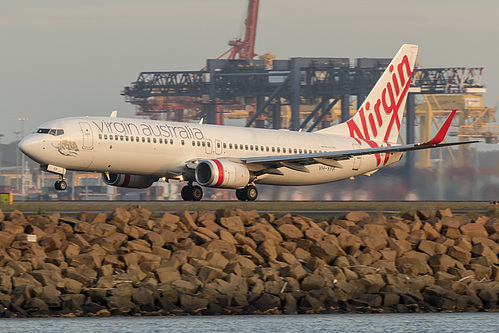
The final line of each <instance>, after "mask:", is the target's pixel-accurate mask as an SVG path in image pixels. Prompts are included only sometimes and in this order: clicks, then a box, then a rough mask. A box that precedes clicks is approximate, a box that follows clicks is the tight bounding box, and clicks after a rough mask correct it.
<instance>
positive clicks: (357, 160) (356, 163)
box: [352, 144, 362, 170]
mask: <svg viewBox="0 0 499 333" xmlns="http://www.w3.org/2000/svg"><path fill="white" fill-rule="evenodd" d="M352 147H353V149H360V146H359V145H357V144H352ZM360 162H362V156H354V157H353V165H352V170H359V168H360Z"/></svg>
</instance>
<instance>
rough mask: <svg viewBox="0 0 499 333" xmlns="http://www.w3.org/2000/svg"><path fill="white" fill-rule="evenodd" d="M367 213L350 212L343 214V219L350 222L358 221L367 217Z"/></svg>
mask: <svg viewBox="0 0 499 333" xmlns="http://www.w3.org/2000/svg"><path fill="white" fill-rule="evenodd" d="M368 217H369V214H368V213H366V212H350V213H347V214H346V215H345V217H344V218H345V219H346V220H348V221H352V222H360V221H362V220H363V219H365V218H368Z"/></svg>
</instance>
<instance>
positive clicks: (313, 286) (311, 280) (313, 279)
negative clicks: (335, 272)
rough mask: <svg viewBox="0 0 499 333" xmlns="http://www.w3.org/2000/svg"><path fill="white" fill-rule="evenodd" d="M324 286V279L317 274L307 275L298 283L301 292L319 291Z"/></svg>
mask: <svg viewBox="0 0 499 333" xmlns="http://www.w3.org/2000/svg"><path fill="white" fill-rule="evenodd" d="M324 285H325V281H324V278H323V277H322V276H320V275H317V274H310V275H307V276H306V277H305V278H304V279H303V280H302V281H301V283H300V286H301V290H303V291H310V290H317V289H321V288H322V287H324Z"/></svg>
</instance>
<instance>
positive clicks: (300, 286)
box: [0, 207, 499, 317]
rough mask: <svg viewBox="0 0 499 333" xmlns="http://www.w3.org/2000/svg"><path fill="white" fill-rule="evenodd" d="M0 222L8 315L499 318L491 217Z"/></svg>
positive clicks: (137, 212) (2, 310)
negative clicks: (436, 314) (451, 314)
mask: <svg viewBox="0 0 499 333" xmlns="http://www.w3.org/2000/svg"><path fill="white" fill-rule="evenodd" d="M0 221H1V222H0V226H1V228H0V229H1V231H0V316H2V317H15V316H18V317H29V316H109V315H175V314H203V315H208V314H256V313H276V314H280V313H283V314H292V313H324V312H420V311H432V312H433V311H490V310H496V309H497V308H498V293H499V282H498V281H499V269H498V266H497V265H498V264H499V261H498V257H497V254H498V253H499V244H498V240H499V234H498V232H499V220H498V219H496V218H489V217H486V216H480V217H476V218H470V217H467V216H452V213H451V212H450V211H449V210H443V211H438V212H436V214H435V213H433V214H428V213H425V212H421V211H417V212H410V213H405V214H403V215H401V216H391V217H388V216H384V215H382V214H376V215H368V214H366V213H360V212H352V213H349V214H347V215H346V216H345V217H344V218H341V219H339V218H331V219H329V220H324V221H315V222H314V221H313V220H311V219H309V218H306V217H303V216H292V215H291V214H287V215H284V216H281V217H275V216H274V215H272V214H258V213H257V212H256V211H250V212H244V211H241V210H236V211H229V210H225V211H217V212H208V211H199V212H196V213H193V214H190V213H188V212H183V213H181V214H178V215H172V214H168V213H166V214H164V215H163V216H161V217H152V215H151V212H149V211H147V210H145V209H143V208H141V207H132V208H130V209H124V208H118V209H116V210H115V211H114V213H113V214H103V213H100V214H97V213H96V214H89V213H80V214H79V215H78V217H77V218H71V217H64V216H61V215H60V214H47V215H31V216H24V215H23V214H22V213H21V212H19V211H14V212H12V213H10V214H8V215H7V216H5V215H4V214H3V213H2V212H1V211H0ZM30 235H31V236H30ZM32 235H36V240H35V239H34V237H33V236H32ZM28 239H29V240H30V241H28Z"/></svg>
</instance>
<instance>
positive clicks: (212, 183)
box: [195, 160, 251, 189]
mask: <svg viewBox="0 0 499 333" xmlns="http://www.w3.org/2000/svg"><path fill="white" fill-rule="evenodd" d="M195 175H196V182H197V183H198V184H199V185H201V186H209V187H223V188H236V189H238V188H243V187H245V186H246V185H248V183H249V182H250V179H251V174H250V172H249V170H248V168H246V167H245V166H244V165H242V164H239V163H234V162H231V161H227V160H205V161H200V162H199V164H198V165H197V167H196V172H195Z"/></svg>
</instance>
